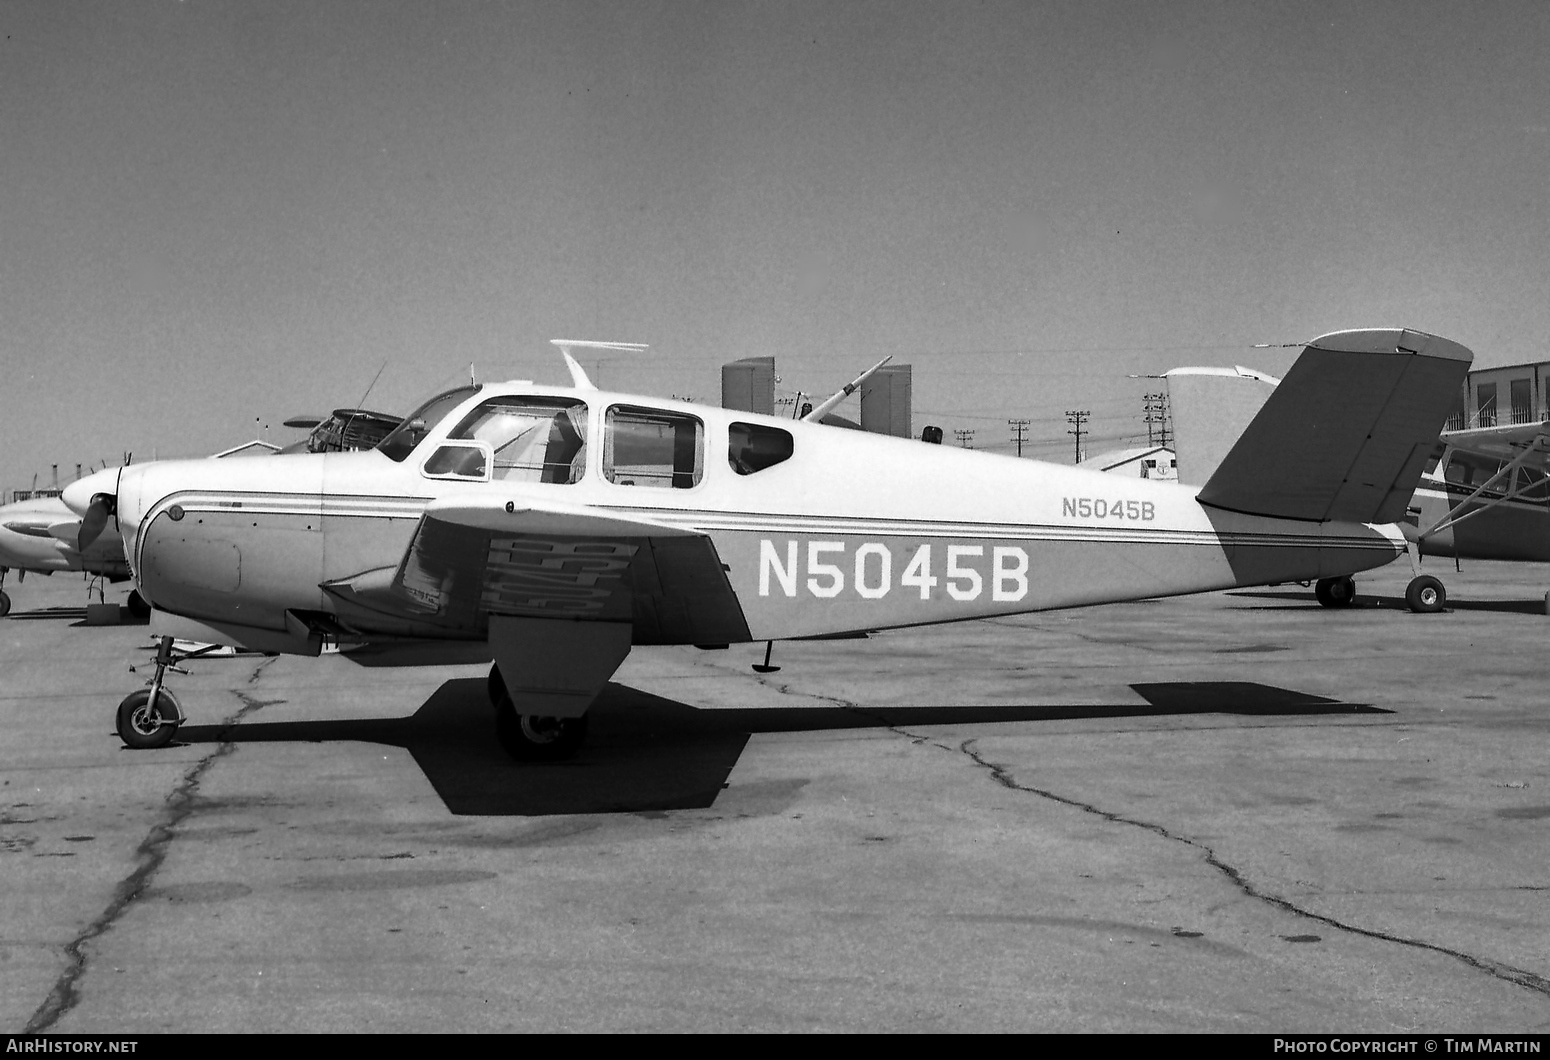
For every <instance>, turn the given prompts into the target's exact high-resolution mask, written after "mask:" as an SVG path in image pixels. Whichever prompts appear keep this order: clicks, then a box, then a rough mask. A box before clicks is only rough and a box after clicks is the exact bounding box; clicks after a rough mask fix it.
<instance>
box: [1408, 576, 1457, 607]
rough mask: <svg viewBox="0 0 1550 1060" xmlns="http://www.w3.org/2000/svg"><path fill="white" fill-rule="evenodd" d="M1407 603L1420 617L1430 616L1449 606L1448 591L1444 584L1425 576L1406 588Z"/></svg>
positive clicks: (1412, 581)
mask: <svg viewBox="0 0 1550 1060" xmlns="http://www.w3.org/2000/svg"><path fill="white" fill-rule="evenodd" d="M1405 603H1406V605H1408V606H1409V608H1410V610H1412V611H1414V612H1415V613H1416V614H1418V615H1430V614H1435V613H1436V612H1438V611H1441V610H1442V609H1443V608H1444V607H1446V606H1448V591H1447V590H1446V589H1444V588H1443V587H1442V582H1440V581H1438V580H1437V579H1436V578H1433V577H1432V576H1431V575H1430V574H1423V575H1421V576H1420V577H1419V578H1414V579H1412V580H1411V582H1410V584H1409V585H1407V586H1405Z"/></svg>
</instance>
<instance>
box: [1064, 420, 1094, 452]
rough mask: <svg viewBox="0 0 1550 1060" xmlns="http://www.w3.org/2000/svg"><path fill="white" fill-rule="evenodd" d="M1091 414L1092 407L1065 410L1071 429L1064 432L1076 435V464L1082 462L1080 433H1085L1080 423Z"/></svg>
mask: <svg viewBox="0 0 1550 1060" xmlns="http://www.w3.org/2000/svg"><path fill="white" fill-rule="evenodd" d="M1092 414H1093V413H1092V409H1075V410H1073V409H1067V410H1066V419H1067V420H1069V421H1070V422H1071V430H1069V431H1067V432H1066V433H1067V434H1074V435H1076V462H1077V463H1078V464H1080V463H1081V462H1082V435H1084V434H1086V433H1087V432H1086V431H1084V430H1082V424H1084V423H1086V422H1087V418H1088V417H1089V416H1091V415H1092Z"/></svg>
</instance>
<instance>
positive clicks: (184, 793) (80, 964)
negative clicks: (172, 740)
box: [22, 658, 285, 1034]
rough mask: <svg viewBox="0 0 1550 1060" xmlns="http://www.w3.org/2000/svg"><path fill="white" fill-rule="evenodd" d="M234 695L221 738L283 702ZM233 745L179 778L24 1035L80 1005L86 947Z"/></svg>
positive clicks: (108, 924) (117, 912) (152, 864)
mask: <svg viewBox="0 0 1550 1060" xmlns="http://www.w3.org/2000/svg"><path fill="white" fill-rule="evenodd" d="M273 661H274V660H273V659H272V658H270V659H265V660H264V661H263V662H262V663H260V664H259V665H258V666H257V667H256V668H255V669H254V671H253V673H252V675H251V676H249V678H248V682H247V683H248V684H250V685H251V684H252V683H253V682H254V681H256V680H257V679H258V677H259V674H260V673H261V672H262V671H263V669H264V667H266V666H268V665H269V664H270V663H271V662H273ZM232 692H233V694H234V695H235V696H236V697H237V698H238V699H240V700H241V701H242V707H241V709H239V710H238V711H237V712H236V713H235V714H233V715H231V716H230V717H228V718H227V719H226V720H225V721H224V722H222V725H221V735H222V736H224V735H225V733H226V732H227V731H228V730H230V729H231V728H233V727H234V726H236V725H238V724H240V723H241V722H242V720H243V719H244V718H246V717H247V716H248V715H249V714H251V713H253V712H254V711H256V710H258V709H260V708H262V707H267V706H272V705H273V704H275V703H283V702H285V701H284V700H283V699H267V700H265V699H256V698H254V697H253V696H251V695H248V694H247V693H246V692H243V691H239V690H236V689H233V690H232ZM236 746H237V745H236V744H235V743H233V742H231V741H230V740H224V739H223V740H221V741H220V743H218V744H217V745H216V748H215V750H214V751H212V752H211V753H210V754H208V755H206V756H205V757H204V758H201V759H200V760H199V761H198V762H195V763H194V764H193V765H192V766H191V767H190V768H189V769H188V770H186V771H185V772H184V774H183V778H182V780H180V781H179V782H178V784H177V786H176V787H174V788H173V789H172V794H170V795H168V796H167V800H166V802H165V803H164V809H163V813H162V818H161V820H159V821H157V822H156V823H155V824H153V825H152V826H151V830H150V832H149V833H147V834H146V837H145V838H144V839H142V840H141V841H140V845H139V846H138V847H136V848H135V862H136V864H135V868H134V871H133V872H131V873H130V874H129V875H128V876H126V877H125V878H124V879H123V880H121V881H120V882H119V884H118V886H117V887H115V888H114V889H113V897H112V898H111V899H110V900H109V901H108V904H107V907H106V908H105V909H103V911H102V912H101V913H99V914H98V915H97V918H96V919H95V920H93V921H92V922H91V923H90V924H88V925H86V928H85V929H84V930H83V931H82V932H81V933H80V934H79V935H77V936H76V937H75V938H74V939H73V940H71V942H70V943H69V945H67V946H66V947H65V950H64V952H65V957H66V959H67V964H66V966H65V970H64V971H63V972H61V973H60V975H59V978H57V979H56V980H54V986H53V988H52V989H51V990H50V991H49V993H48V997H47V998H45V999H44V1001H43V1004H41V1005H39V1006H38V1009H37V1011H36V1012H34V1013H33V1014H32V1018H31V1019H29V1020H28V1021H27V1026H26V1027H24V1028H23V1029H22V1033H23V1034H46V1033H47V1032H48V1031H49V1028H51V1027H53V1026H54V1024H55V1023H57V1022H58V1021H59V1020H60V1019H62V1018H63V1017H64V1016H66V1015H67V1014H69V1012H70V1010H71V1009H73V1008H74V1007H75V1006H76V1004H77V1003H78V1002H79V1001H80V991H79V989H78V984H79V983H80V980H81V978H82V976H84V975H85V974H86V962H87V955H86V949H87V947H88V946H89V945H90V944H91V942H92V941H93V940H95V939H97V938H99V937H100V936H102V935H105V934H106V933H107V932H108V931H109V930H111V929H112V927H113V925H114V924H115V923H117V922H118V919H119V918H120V917H121V916H123V914H124V912H125V911H126V910H127V909H128V908H129V906H130V905H131V904H132V903H133V902H134V901H135V899H136V898H138V897H140V894H141V892H142V891H144V890H145V888H146V887H147V886H148V885H149V884H150V882H151V879H152V877H154V876H155V875H156V872H157V870H158V869H160V868H161V866H162V863H163V862H164V861H166V859H167V849H168V847H169V846H170V845H171V843H172V837H173V833H174V831H175V830H176V829H177V827H178V826H179V825H180V824H182V823H183V821H184V820H186V819H187V818H188V816H189V815H190V814H192V813H193V812H194V800H195V798H196V797H197V796H198V792H199V783H200V781H201V780H203V779H204V775H205V774H206V773H207V772H209V770H210V767H211V766H213V765H214V764H215V763H216V762H217V761H218V760H219V759H221V758H224V757H225V756H226V755H228V754H230V753H231V752H232V751H233V750H235V749H236Z"/></svg>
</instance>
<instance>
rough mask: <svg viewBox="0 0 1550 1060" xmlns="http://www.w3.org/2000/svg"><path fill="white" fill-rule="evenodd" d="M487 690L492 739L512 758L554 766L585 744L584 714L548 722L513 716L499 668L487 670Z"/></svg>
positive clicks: (539, 717)
mask: <svg viewBox="0 0 1550 1060" xmlns="http://www.w3.org/2000/svg"><path fill="white" fill-rule="evenodd" d="M487 687H488V690H489V695H490V705H491V706H493V707H494V708H495V738H496V739H497V740H499V741H500V745H501V747H502V748H503V749H504V750H505V752H506V753H507V754H509V755H510V756H511V757H512V758H515V759H517V760H518V761H526V762H532V761H540V762H554V761H558V760H560V759H562V758H569V757H571V756H572V755H574V754H575V753H576V752H577V751H578V750H580V749H581V745H582V743H584V742H585V741H586V738H587V716H586V715H585V714H583V715H582V716H581V717H579V718H551V717H543V716H541V715H537V714H519V713H517V708H516V705H515V704H514V703H512V701H511V693H510V692H508V691H507V690H506V681H505V679H504V678H502V677H501V671H500V667H499V666H491V667H490V677H489V681H488V684H487Z"/></svg>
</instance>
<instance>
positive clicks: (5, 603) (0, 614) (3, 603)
mask: <svg viewBox="0 0 1550 1060" xmlns="http://www.w3.org/2000/svg"><path fill="white" fill-rule="evenodd" d="M10 613H11V597H10V596H9V595H8V594H7V593H6V591H5V590H4V589H0V618H4V617H5V616H6V615H8V614H10Z"/></svg>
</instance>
